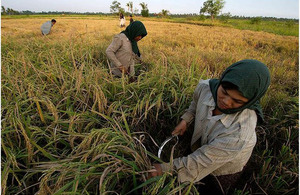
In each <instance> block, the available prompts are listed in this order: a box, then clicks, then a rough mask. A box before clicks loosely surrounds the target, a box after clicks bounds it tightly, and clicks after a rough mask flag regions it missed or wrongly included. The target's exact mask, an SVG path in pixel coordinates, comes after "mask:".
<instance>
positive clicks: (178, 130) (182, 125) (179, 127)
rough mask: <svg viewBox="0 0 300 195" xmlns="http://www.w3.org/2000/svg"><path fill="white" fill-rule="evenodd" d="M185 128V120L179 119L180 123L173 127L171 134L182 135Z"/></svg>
mask: <svg viewBox="0 0 300 195" xmlns="http://www.w3.org/2000/svg"><path fill="white" fill-rule="evenodd" d="M186 129H187V122H186V121H185V120H181V121H180V123H179V124H178V125H177V126H176V127H175V129H174V131H173V132H172V135H183V134H184V133H185V131H186Z"/></svg>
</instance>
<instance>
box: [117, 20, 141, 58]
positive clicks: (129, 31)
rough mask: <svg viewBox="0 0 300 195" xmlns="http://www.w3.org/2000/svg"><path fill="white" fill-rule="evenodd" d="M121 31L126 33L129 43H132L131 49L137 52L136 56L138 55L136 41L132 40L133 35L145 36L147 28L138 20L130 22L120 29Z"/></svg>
mask: <svg viewBox="0 0 300 195" xmlns="http://www.w3.org/2000/svg"><path fill="white" fill-rule="evenodd" d="M121 33H124V34H125V35H126V37H127V38H128V39H129V40H130V41H131V45H132V51H133V52H134V53H135V54H137V55H138V56H140V55H141V54H140V51H139V48H138V45H137V42H136V41H135V40H134V38H135V37H137V36H140V35H141V36H142V38H143V37H145V36H146V35H147V30H146V28H145V26H144V24H143V23H142V22H140V21H137V20H136V21H134V22H132V23H131V24H130V25H129V26H127V28H126V29H125V30H124V31H122V32H121Z"/></svg>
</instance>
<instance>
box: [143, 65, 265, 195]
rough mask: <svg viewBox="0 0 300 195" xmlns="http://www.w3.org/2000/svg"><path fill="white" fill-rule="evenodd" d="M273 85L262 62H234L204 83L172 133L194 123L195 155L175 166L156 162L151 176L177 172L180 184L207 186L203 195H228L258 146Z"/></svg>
mask: <svg viewBox="0 0 300 195" xmlns="http://www.w3.org/2000/svg"><path fill="white" fill-rule="evenodd" d="M269 85H270V72H269V70H268V68H267V66H266V65H264V64H263V63H261V62H259V61H257V60H242V61H239V62H236V63H234V64H232V65H231V66H229V67H228V68H227V69H226V70H225V71H224V73H223V74H222V76H221V78H220V79H210V80H201V81H200V82H199V84H198V86H197V88H196V90H195V92H194V96H193V101H192V103H191V105H190V106H189V108H188V109H187V110H186V112H185V113H184V115H183V116H182V117H181V119H182V121H181V122H180V123H179V124H178V125H177V126H176V127H175V129H174V131H173V132H172V135H183V134H184V133H185V132H186V130H187V127H188V126H189V125H190V124H192V123H193V124H194V132H193V136H192V140H191V152H189V155H187V156H186V157H182V158H176V159H174V160H173V164H172V165H171V164H170V163H163V164H154V167H155V169H154V171H153V172H151V174H150V176H149V177H153V176H157V175H161V174H162V173H163V172H170V171H171V170H173V169H175V170H177V173H178V180H179V181H180V182H186V181H189V182H197V181H200V180H201V182H203V183H205V185H201V186H200V187H199V191H200V194H201V195H203V194H222V193H225V194H226V193H227V192H228V190H229V189H230V187H232V185H233V184H234V183H235V181H237V179H238V178H239V176H240V174H241V172H242V170H243V168H244V166H245V165H246V163H247V162H248V160H249V158H250V156H251V153H252V150H253V148H254V146H255V143H256V133H255V128H256V125H257V122H261V121H263V114H262V110H261V107H260V104H259V100H260V98H261V97H262V96H263V95H264V94H265V93H266V91H267V89H268V87H269ZM219 185H220V186H219Z"/></svg>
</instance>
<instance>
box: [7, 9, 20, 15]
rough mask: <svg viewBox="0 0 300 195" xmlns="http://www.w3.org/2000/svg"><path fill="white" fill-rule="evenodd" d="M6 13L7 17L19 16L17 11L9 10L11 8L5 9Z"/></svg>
mask: <svg viewBox="0 0 300 195" xmlns="http://www.w3.org/2000/svg"><path fill="white" fill-rule="evenodd" d="M6 13H7V14H8V15H19V14H20V12H18V11H16V10H13V9H11V8H7V9H6Z"/></svg>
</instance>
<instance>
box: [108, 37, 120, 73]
mask: <svg viewBox="0 0 300 195" xmlns="http://www.w3.org/2000/svg"><path fill="white" fill-rule="evenodd" d="M121 46H122V40H121V39H120V37H118V36H115V37H114V38H113V41H112V42H111V44H110V45H109V46H108V48H107V49H106V55H107V58H108V59H109V60H110V61H111V62H112V63H113V64H114V65H115V66H117V67H121V66H122V63H121V62H120V61H119V60H118V59H117V57H116V52H117V51H118V49H119V48H120V47H121Z"/></svg>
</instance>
